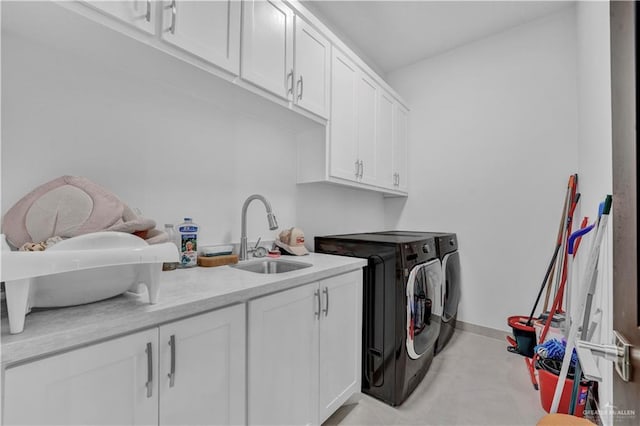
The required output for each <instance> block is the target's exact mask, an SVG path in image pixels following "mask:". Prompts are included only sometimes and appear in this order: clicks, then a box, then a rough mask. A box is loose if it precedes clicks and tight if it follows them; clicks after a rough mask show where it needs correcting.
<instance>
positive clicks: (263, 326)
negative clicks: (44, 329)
mask: <svg viewBox="0 0 640 426" xmlns="http://www.w3.org/2000/svg"><path fill="white" fill-rule="evenodd" d="M247 306H248V313H249V315H248V324H247V319H246V318H247V317H246V307H247ZM247 330H248V339H247ZM361 341H362V271H361V270H359V271H354V272H349V273H346V274H343V275H338V276H335V277H331V278H327V279H325V280H321V281H318V282H314V283H310V284H306V285H303V286H300V287H295V288H293V289H290V290H286V291H282V292H279V293H275V294H271V295H268V296H264V297H261V298H258V299H255V300H252V301H250V302H248V304H247V305H245V304H240V305H234V306H230V307H227V308H223V309H218V310H215V311H211V312H208V313H204V314H200V315H196V316H193V317H190V318H186V319H183V320H179V321H175V322H171V323H168V324H163V325H161V326H159V327H156V328H152V329H149V330H145V331H141V332H137V333H133V334H129V335H126V336H124V337H119V338H115V339H112V340H108V341H105V342H102V343H97V344H93V345H90V346H87V347H83V348H80V349H76V350H72V351H69V352H65V353H62V354H59V355H53V356H50V357H47V358H44V359H40V360H36V361H32V362H28V363H24V364H20V365H16V366H13V367H9V368H8V369H7V370H6V371H5V374H4V384H3V386H4V405H3V413H2V414H3V418H2V424H4V425H14V424H31V425H33V424H64V425H88V424H91V425H174V424H202V425H204V424H206V425H229V424H233V425H235V424H246V423H249V424H260V425H267V424H272V425H285V424H286V425H289V424H296V425H301V424H309V425H319V424H321V423H322V422H324V421H325V420H326V419H327V418H328V417H329V416H330V415H331V414H332V413H333V412H334V411H335V410H337V409H338V407H340V406H341V405H342V404H343V403H344V402H345V401H346V400H347V399H348V398H349V397H350V396H351V395H352V394H354V393H355V392H358V391H359V390H360V370H361V365H360V364H361ZM247 342H248V346H247ZM247 384H248V391H247ZM247 398H248V399H247Z"/></svg>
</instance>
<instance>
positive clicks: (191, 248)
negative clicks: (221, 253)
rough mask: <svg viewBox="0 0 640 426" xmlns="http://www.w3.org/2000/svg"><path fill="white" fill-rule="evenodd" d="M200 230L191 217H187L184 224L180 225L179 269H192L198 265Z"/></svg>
mask: <svg viewBox="0 0 640 426" xmlns="http://www.w3.org/2000/svg"><path fill="white" fill-rule="evenodd" d="M198 229H199V227H198V225H196V224H195V223H193V220H192V219H191V218H190V217H185V218H184V222H183V223H181V224H180V225H178V239H179V246H178V250H179V251H180V263H179V264H178V267H179V268H191V267H193V266H196V265H197V264H198Z"/></svg>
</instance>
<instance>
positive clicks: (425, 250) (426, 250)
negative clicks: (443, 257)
mask: <svg viewBox="0 0 640 426" xmlns="http://www.w3.org/2000/svg"><path fill="white" fill-rule="evenodd" d="M422 251H423V252H425V253H429V252H430V251H431V247H429V244H425V245H423V246H422Z"/></svg>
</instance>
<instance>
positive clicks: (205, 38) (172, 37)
mask: <svg viewBox="0 0 640 426" xmlns="http://www.w3.org/2000/svg"><path fill="white" fill-rule="evenodd" d="M240 9H241V7H240V2H239V1H236V0H216V1H183V0H172V1H166V0H165V1H163V2H162V32H161V37H162V39H163V40H164V41H166V42H168V43H170V44H172V45H174V46H177V47H179V48H181V49H184V50H186V51H187V52H189V53H191V54H193V55H196V56H198V57H200V58H201V59H204V60H205V61H207V62H210V63H212V64H214V65H216V66H218V67H220V68H222V69H224V70H227V71H229V72H231V73H233V74H235V75H238V73H239V70H240Z"/></svg>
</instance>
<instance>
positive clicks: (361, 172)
mask: <svg viewBox="0 0 640 426" xmlns="http://www.w3.org/2000/svg"><path fill="white" fill-rule="evenodd" d="M363 175H364V161H363V160H360V179H362V176H363Z"/></svg>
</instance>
